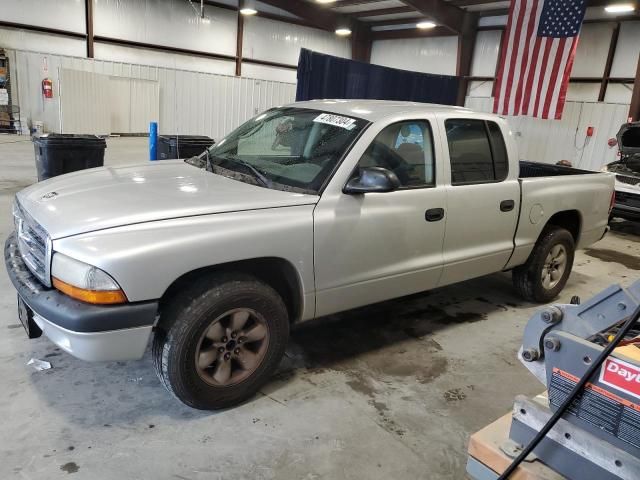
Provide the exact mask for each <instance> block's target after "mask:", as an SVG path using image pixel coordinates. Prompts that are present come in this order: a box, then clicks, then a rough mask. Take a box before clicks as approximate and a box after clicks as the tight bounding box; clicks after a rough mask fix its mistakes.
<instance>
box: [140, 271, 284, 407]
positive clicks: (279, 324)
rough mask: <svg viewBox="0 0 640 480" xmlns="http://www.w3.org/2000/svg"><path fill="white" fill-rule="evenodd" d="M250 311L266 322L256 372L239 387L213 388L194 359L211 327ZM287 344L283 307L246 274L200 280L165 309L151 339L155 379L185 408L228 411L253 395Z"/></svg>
mask: <svg viewBox="0 0 640 480" xmlns="http://www.w3.org/2000/svg"><path fill="white" fill-rule="evenodd" d="M240 308H242V309H251V310H253V311H255V312H258V313H259V314H260V315H261V316H262V317H263V319H264V324H265V325H266V327H267V331H268V343H267V345H266V347H265V351H264V353H263V355H264V356H263V357H262V360H261V361H260V363H259V365H258V366H257V367H256V368H255V370H254V371H253V372H252V373H251V374H250V375H249V376H248V377H247V378H245V379H243V380H242V381H240V382H239V383H237V384H231V385H211V384H209V383H207V382H206V381H205V380H203V378H202V376H201V374H200V373H199V372H198V368H197V367H196V355H197V352H198V351H199V350H198V349H199V348H200V347H199V345H200V344H201V342H202V338H203V335H204V334H205V332H206V331H207V330H208V329H209V328H210V326H211V322H212V321H213V320H214V319H216V318H218V317H219V316H220V315H223V314H224V312H228V311H230V310H233V309H240ZM288 339H289V318H288V314H287V308H286V306H285V304H284V302H283V301H282V298H281V297H280V296H279V295H278V293H277V292H276V291H275V290H274V289H273V288H271V287H270V286H269V285H267V284H265V283H263V282H261V281H259V280H258V279H256V278H254V277H252V276H249V275H245V274H217V275H214V276H212V277H201V278H200V279H199V281H198V283H197V284H194V285H193V286H192V287H190V288H188V289H187V290H185V291H183V292H180V293H179V294H178V295H176V296H175V297H174V298H173V299H172V300H171V301H170V302H169V304H168V305H167V306H166V307H165V308H164V309H163V311H162V312H161V316H160V321H159V323H158V329H157V331H156V333H155V336H154V339H153V347H152V355H153V362H154V366H155V369H156V373H157V375H158V378H159V379H160V381H161V382H162V384H163V385H164V386H165V388H166V389H167V390H168V391H169V392H171V393H172V394H173V395H175V396H176V397H177V398H178V399H179V400H180V401H181V402H183V403H185V404H186V405H188V406H190V407H193V408H197V409H200V410H217V409H222V408H228V407H232V406H234V405H237V404H239V403H241V402H243V401H245V400H247V399H249V398H251V397H252V396H253V395H255V394H256V393H257V392H258V390H259V389H260V388H261V387H262V386H263V385H264V383H265V382H266V381H267V380H268V379H269V377H270V376H271V375H272V374H273V372H274V371H275V370H276V368H277V367H278V365H279V363H280V360H281V358H282V356H283V355H284V352H285V348H286V345H287V341H288Z"/></svg>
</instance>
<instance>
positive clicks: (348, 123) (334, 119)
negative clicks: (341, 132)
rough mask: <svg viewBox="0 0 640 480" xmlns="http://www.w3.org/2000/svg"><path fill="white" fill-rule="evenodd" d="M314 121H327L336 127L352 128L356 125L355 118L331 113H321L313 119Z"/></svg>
mask: <svg viewBox="0 0 640 480" xmlns="http://www.w3.org/2000/svg"><path fill="white" fill-rule="evenodd" d="M313 121H314V122H318V123H326V124H327V125H333V126H334V127H341V128H346V129H347V130H351V129H353V128H354V127H355V126H356V120H355V119H354V118H349V117H343V116H342V115H333V114H331V113H321V114H320V115H318V116H317V117H316V118H314V119H313Z"/></svg>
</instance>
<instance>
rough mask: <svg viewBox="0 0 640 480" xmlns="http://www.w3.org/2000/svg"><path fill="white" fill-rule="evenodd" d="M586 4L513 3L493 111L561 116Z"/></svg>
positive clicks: (580, 0) (578, 0) (555, 0)
mask: <svg viewBox="0 0 640 480" xmlns="http://www.w3.org/2000/svg"><path fill="white" fill-rule="evenodd" d="M586 3H587V2H586V0H512V2H511V6H510V8H509V20H508V22H507V28H506V30H505V34H504V37H503V40H502V54H501V57H500V63H499V67H498V75H497V78H496V88H495V95H494V97H495V98H494V103H493V112H494V113H498V114H501V115H529V116H532V117H538V118H555V119H557V120H559V119H560V118H562V110H563V109H564V102H565V97H566V94H567V87H568V84H569V76H570V75H571V68H572V67H573V59H574V57H575V54H576V47H577V46H578V35H579V33H580V27H581V25H582V20H583V19H584V14H585V10H586V7H587V5H586Z"/></svg>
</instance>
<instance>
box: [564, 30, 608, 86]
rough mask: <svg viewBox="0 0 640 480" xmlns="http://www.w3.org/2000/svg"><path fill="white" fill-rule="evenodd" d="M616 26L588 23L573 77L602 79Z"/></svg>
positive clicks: (581, 41) (581, 36) (579, 45)
mask: <svg viewBox="0 0 640 480" xmlns="http://www.w3.org/2000/svg"><path fill="white" fill-rule="evenodd" d="M614 26H615V24H614V23H586V24H584V25H583V26H582V29H581V30H580V40H579V41H578V49H577V50H576V57H575V60H574V62H573V69H572V70H571V76H572V77H601V76H602V75H603V74H604V66H605V64H606V63H607V55H608V53H609V44H610V40H611V34H612V32H613V28H614ZM596 98H597V96H596Z"/></svg>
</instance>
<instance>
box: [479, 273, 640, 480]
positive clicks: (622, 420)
mask: <svg viewBox="0 0 640 480" xmlns="http://www.w3.org/2000/svg"><path fill="white" fill-rule="evenodd" d="M639 306H640V281H637V282H635V283H634V284H633V285H631V286H630V287H629V288H627V289H625V288H622V287H620V286H617V285H614V286H611V287H609V288H607V289H606V290H604V291H603V292H601V293H599V294H598V295H596V296H594V297H593V298H591V299H590V300H588V301H586V302H583V303H580V302H579V299H577V298H575V299H574V301H572V304H570V305H553V306H549V307H546V308H544V309H543V310H540V311H538V312H537V313H536V314H535V315H534V316H533V317H532V318H531V319H530V320H529V322H528V323H527V325H526V327H525V331H524V339H523V345H522V347H521V349H520V351H519V354H518V356H519V358H520V360H521V362H522V363H523V364H524V366H525V367H526V368H527V369H528V370H529V371H530V372H531V373H532V374H534V375H535V376H536V378H538V380H540V381H541V382H542V383H543V384H544V385H545V386H546V387H547V392H546V394H544V395H539V396H537V397H535V398H527V397H525V396H518V397H517V398H516V401H515V403H514V407H513V411H512V414H511V415H510V417H511V418H510V427H509V428H508V438H507V432H506V429H507V428H506V425H508V422H507V421H506V419H502V420H500V421H502V422H503V424H502V425H504V428H503V430H504V431H503V432H502V433H500V428H502V427H497V424H498V422H500V421H498V422H495V424H492V426H493V429H492V428H491V427H492V426H491V425H490V426H489V427H487V428H486V429H484V430H481V431H480V432H478V433H477V434H475V435H474V436H473V437H472V440H471V443H470V447H469V461H468V464H467V471H468V473H469V474H470V475H471V477H472V478H474V479H478V480H480V479H482V480H485V479H486V480H488V479H492V480H493V479H496V478H507V477H508V474H507V475H505V474H504V472H505V470H507V471H508V469H507V468H506V466H507V465H509V464H510V463H511V462H512V460H513V458H516V457H518V456H519V455H520V454H521V453H522V451H523V449H524V448H525V446H527V445H528V444H529V443H530V442H532V440H534V438H536V437H540V438H536V442H538V443H537V444H536V446H535V448H533V453H532V455H530V456H528V457H527V458H526V461H524V462H523V463H522V464H521V465H520V467H518V468H517V469H514V470H513V473H514V474H515V473H517V474H518V475H519V476H518V477H517V478H549V479H551V478H562V477H565V478H568V479H576V480H577V479H596V478H597V479H602V480H609V479H611V480H613V479H625V480H626V479H629V480H631V479H638V478H640V348H639V347H640V323H638V322H637V313H638V307H639ZM609 351H611V354H610V355H609V354H608V353H609ZM585 376H587V377H588V378H586V379H583V377H585ZM585 381H586V383H584V382H585ZM583 383H584V386H583V388H582V384H583ZM579 384H580V385H579ZM577 385H578V387H576V386H577ZM558 410H560V411H558ZM554 413H557V415H555V417H556V418H553V420H552V422H557V423H553V424H552V423H551V422H550V419H552V417H554ZM547 423H549V425H547ZM545 427H549V428H550V429H549V430H548V433H547V434H546V435H545V434H544V433H543V434H542V435H539V432H541V431H542V430H543V429H545ZM502 434H504V437H503V438H498V437H500V436H501V435H502ZM492 446H493V447H495V448H492ZM536 462H537V465H534V464H536ZM509 478H511V477H509Z"/></svg>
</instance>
